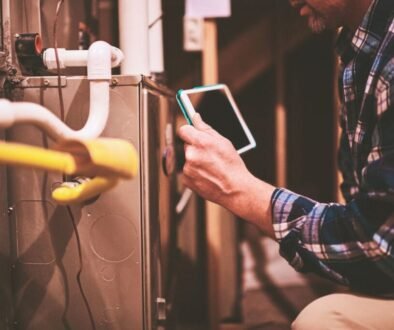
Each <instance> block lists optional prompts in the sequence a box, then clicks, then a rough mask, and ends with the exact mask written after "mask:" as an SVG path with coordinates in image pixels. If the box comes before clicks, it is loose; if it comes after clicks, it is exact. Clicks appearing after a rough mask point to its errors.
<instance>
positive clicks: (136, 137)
mask: <svg viewBox="0 0 394 330" xmlns="http://www.w3.org/2000/svg"><path fill="white" fill-rule="evenodd" d="M56 86H57V78H56V77H28V78H26V80H24V82H23V84H22V85H21V86H20V88H19V90H17V91H15V93H14V97H15V98H16V99H14V101H17V100H19V101H21V100H24V101H31V102H36V103H40V104H42V105H44V106H46V107H48V108H49V109H54V113H55V114H56V115H58V116H59V111H58V109H59V105H58V104H59V101H58V94H57V93H58V91H57V88H56ZM62 88H63V97H64V100H65V108H66V122H67V124H69V125H70V126H71V127H73V128H75V129H78V128H80V127H81V126H82V125H83V123H84V122H85V120H86V117H87V110H88V108H89V107H88V105H89V97H88V95H89V93H88V91H89V83H88V81H87V80H86V78H84V77H68V78H65V77H63V78H62ZM110 100H111V101H110V102H111V104H110V109H111V112H110V117H109V121H108V124H107V126H106V129H105V131H104V134H103V136H110V137H115V138H122V139H126V140H128V141H130V142H132V143H133V144H134V145H135V147H136V148H137V150H138V151H139V154H140V157H141V160H140V162H141V163H140V172H139V175H138V177H136V178H134V179H133V180H131V181H126V182H122V183H121V184H120V185H119V186H118V187H117V188H115V189H114V190H112V191H110V192H108V193H105V194H103V195H102V196H100V197H99V198H98V199H97V200H94V201H92V202H91V203H89V204H87V205H84V206H75V207H72V208H71V211H72V214H73V217H74V219H75V222H76V224H77V228H78V232H79V236H80V240H81V248H82V258H83V270H82V275H81V283H82V286H83V288H84V291H85V294H86V298H87V301H88V303H89V306H90V308H91V311H92V315H93V318H94V322H95V324H96V328H97V329H122V330H125V329H149V330H150V329H158V328H160V326H161V325H163V324H165V320H164V319H165V312H166V304H165V298H166V295H167V293H168V288H167V287H166V283H168V282H166V281H167V280H166V279H165V278H164V274H168V269H167V268H166V265H167V264H168V262H169V257H168V255H169V253H170V250H171V244H172V243H173V242H174V240H172V239H171V235H172V234H171V233H173V228H174V226H173V225H174V221H175V214H174V203H175V195H176V191H175V190H176V185H175V174H174V173H173V169H174V168H175V166H174V161H175V159H174V152H173V140H174V113H173V112H174V107H175V104H174V103H173V95H172V93H171V92H169V91H168V90H166V89H164V88H162V87H159V86H157V85H155V84H154V83H153V82H152V81H149V80H147V79H145V78H143V77H141V76H117V77H116V76H115V77H114V80H113V86H112V89H111V94H110ZM7 140H12V141H19V142H22V143H27V144H30V145H37V146H51V144H52V142H51V141H50V140H48V139H47V138H46V137H45V136H44V135H43V134H42V132H40V131H39V130H38V129H36V128H35V127H31V126H24V125H21V126H18V127H14V128H12V129H11V130H9V131H8V132H7ZM7 173H8V185H7V186H8V200H4V198H3V196H4V195H3V194H1V196H2V199H1V204H0V207H1V210H0V211H1V223H0V281H1V283H0V294H1V295H0V302H1V306H7V308H5V309H3V308H1V309H0V310H1V311H0V325H1V326H3V325H4V327H3V328H2V329H12V328H14V327H16V328H18V329H24V330H27V329H28V330H42V329H65V328H69V329H73V330H78V329H81V330H86V329H91V324H90V321H89V314H88V311H87V309H86V307H85V304H84V301H83V297H82V295H81V292H80V290H79V288H78V283H77V280H76V276H77V273H78V271H79V267H80V265H79V261H78V249H77V242H76V234H75V232H74V230H73V226H72V222H71V219H70V214H69V212H68V211H67V209H66V208H65V207H61V206H57V205H55V204H54V203H53V201H52V200H51V198H50V192H51V189H52V187H53V186H54V185H56V184H57V183H58V182H61V181H62V178H61V176H60V175H57V174H46V173H43V172H40V171H36V170H32V169H21V168H8V169H7ZM0 175H1V177H0V179H1V183H2V184H1V189H2V190H1V192H3V193H4V189H5V188H4V187H5V184H4V181H3V179H4V178H5V176H4V171H0ZM6 209H9V212H8V213H7V212H6V211H5V210H6ZM10 288H11V289H10Z"/></svg>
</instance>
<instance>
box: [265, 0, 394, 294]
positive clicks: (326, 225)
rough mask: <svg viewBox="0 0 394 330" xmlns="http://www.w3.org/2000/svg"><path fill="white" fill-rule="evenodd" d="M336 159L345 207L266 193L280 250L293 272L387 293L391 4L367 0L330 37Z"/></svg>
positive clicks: (392, 222) (393, 159)
mask: <svg viewBox="0 0 394 330" xmlns="http://www.w3.org/2000/svg"><path fill="white" fill-rule="evenodd" d="M337 46H338V52H339V55H340V62H341V74H340V75H339V77H340V81H339V87H340V96H341V100H342V104H343V106H342V111H341V126H342V138H341V143H340V150H339V164H340V169H341V171H342V172H343V178H344V181H343V183H342V185H341V188H342V192H343V194H344V196H345V198H346V201H347V204H346V205H341V204H336V203H331V204H325V203H318V202H316V201H314V200H311V199H309V198H306V197H303V196H300V195H297V194H295V193H293V192H291V191H288V190H286V189H276V190H275V192H274V194H273V196H272V214H273V226H274V230H275V235H276V238H277V239H278V241H279V242H280V253H281V255H282V256H283V257H285V258H286V259H287V260H288V261H289V263H290V264H291V265H292V266H293V267H294V268H295V269H297V270H299V271H301V272H309V271H312V272H316V273H319V274H320V275H323V276H326V277H328V278H330V279H332V280H335V281H337V282H339V283H342V284H345V285H349V286H350V287H351V288H352V289H354V290H357V291H362V292H367V293H371V294H388V295H393V294H394V246H393V245H394V1H393V0H375V1H373V3H372V4H371V7H370V8H369V11H368V13H367V14H366V16H365V17H364V19H363V21H362V23H361V25H360V26H359V28H358V29H357V31H356V32H355V33H350V31H348V30H346V29H343V30H342V31H341V34H340V36H339V39H338V45H337Z"/></svg>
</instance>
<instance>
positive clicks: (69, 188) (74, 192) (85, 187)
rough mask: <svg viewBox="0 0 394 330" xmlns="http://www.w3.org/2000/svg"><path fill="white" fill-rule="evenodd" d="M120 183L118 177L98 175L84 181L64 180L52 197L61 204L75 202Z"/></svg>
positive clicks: (89, 197) (91, 196)
mask: <svg viewBox="0 0 394 330" xmlns="http://www.w3.org/2000/svg"><path fill="white" fill-rule="evenodd" d="M117 183H118V179H116V178H104V177H96V178H94V179H86V180H84V181H83V182H81V183H79V182H75V183H73V182H64V183H63V184H61V185H60V186H59V187H58V188H55V189H54V190H53V191H52V198H53V199H54V200H55V201H56V202H57V203H59V204H62V205H67V204H75V203H81V202H83V201H86V200H89V199H91V198H93V197H96V196H97V195H99V194H101V193H103V192H105V191H107V190H109V189H111V188H113V187H115V186H116V184H117Z"/></svg>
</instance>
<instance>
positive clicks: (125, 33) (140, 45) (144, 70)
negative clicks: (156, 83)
mask: <svg viewBox="0 0 394 330" xmlns="http://www.w3.org/2000/svg"><path fill="white" fill-rule="evenodd" d="M119 41H120V48H121V49H122V50H123V52H124V55H125V59H124V61H123V62H122V66H121V72H122V74H143V75H147V76H149V75H150V67H149V33H148V1H147V0H119Z"/></svg>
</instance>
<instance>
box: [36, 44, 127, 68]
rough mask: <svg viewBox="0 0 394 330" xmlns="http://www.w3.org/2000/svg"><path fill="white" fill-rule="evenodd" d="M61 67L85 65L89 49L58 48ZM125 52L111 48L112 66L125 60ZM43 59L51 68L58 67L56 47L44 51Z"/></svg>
mask: <svg viewBox="0 0 394 330" xmlns="http://www.w3.org/2000/svg"><path fill="white" fill-rule="evenodd" d="M57 53H58V56H59V67H60V69H64V68H67V67H84V66H87V64H88V53H89V51H88V50H66V49H65V48H58V49H57ZM123 57H124V56H123V53H122V51H121V50H120V49H119V48H116V47H112V48H111V67H113V68H114V67H117V66H119V65H120V63H121V62H122V60H123ZM42 59H43V61H44V64H45V66H46V67H47V68H48V69H49V70H54V69H56V68H57V64H56V54H55V49H54V48H48V49H46V50H45V51H44V53H43V56H42Z"/></svg>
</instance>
